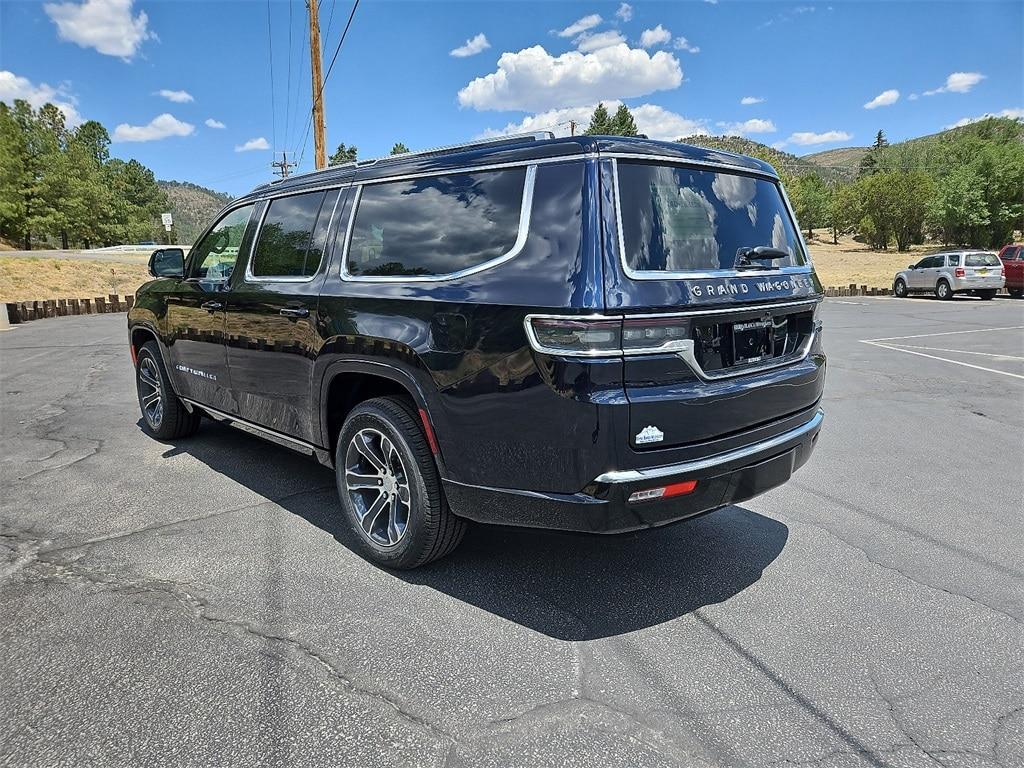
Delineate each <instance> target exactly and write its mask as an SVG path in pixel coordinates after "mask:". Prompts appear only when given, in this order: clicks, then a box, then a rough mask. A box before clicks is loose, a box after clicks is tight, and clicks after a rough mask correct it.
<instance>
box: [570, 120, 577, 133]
mask: <svg viewBox="0 0 1024 768" xmlns="http://www.w3.org/2000/svg"><path fill="white" fill-rule="evenodd" d="M569 135H570V136H575V135H576V121H575V120H570V121H569Z"/></svg>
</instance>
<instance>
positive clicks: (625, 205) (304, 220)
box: [129, 134, 825, 568]
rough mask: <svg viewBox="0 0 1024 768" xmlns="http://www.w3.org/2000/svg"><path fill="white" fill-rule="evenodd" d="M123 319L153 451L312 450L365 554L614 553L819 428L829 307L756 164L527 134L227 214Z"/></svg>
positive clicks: (745, 486)
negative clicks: (507, 534) (571, 544)
mask: <svg viewBox="0 0 1024 768" xmlns="http://www.w3.org/2000/svg"><path fill="white" fill-rule="evenodd" d="M154 271H156V272H158V273H159V274H158V275H155V277H156V278H157V279H155V280H153V281H151V282H149V283H147V284H146V285H145V286H143V288H142V289H140V291H139V293H138V297H137V303H136V304H135V306H134V307H133V309H132V310H131V312H130V313H129V329H130V337H131V346H132V352H133V355H134V358H135V360H136V367H137V384H138V391H139V402H140V406H141V408H142V413H143V421H144V424H145V428H146V429H147V431H148V432H150V433H151V434H152V435H154V436H155V437H157V438H160V439H175V438H180V437H184V436H186V435H188V434H191V433H192V432H194V431H195V430H196V429H197V428H198V425H199V421H200V417H201V416H208V417H211V418H215V419H219V420H223V421H227V422H230V423H233V424H235V425H238V426H240V427H242V428H244V429H246V430H248V431H252V432H255V433H257V434H259V435H262V436H264V437H266V438H268V439H270V440H273V441H276V442H278V443H282V444H284V445H287V446H289V447H291V448H294V449H297V450H300V451H304V452H306V453H309V454H311V455H315V456H316V457H317V458H318V459H319V460H320V461H322V462H323V463H325V464H328V465H330V466H333V467H334V468H335V470H336V474H337V483H338V491H339V494H340V497H341V510H340V514H343V515H344V516H345V518H346V520H347V521H348V523H349V524H350V525H351V527H352V529H353V530H354V532H355V538H356V540H357V541H358V542H359V544H360V546H361V547H362V549H363V551H364V553H365V554H366V555H368V556H369V557H371V558H372V559H374V560H375V561H377V562H379V563H382V564H384V565H387V566H391V567H397V568H411V567H415V566H418V565H421V564H423V563H426V562H429V561H430V560H433V559H435V558H437V557H440V556H442V555H444V554H446V553H447V552H449V551H451V549H452V548H453V547H455V545H456V544H457V543H458V542H459V540H460V539H461V537H462V534H463V532H464V529H465V526H466V521H467V520H475V521H480V522H486V523H501V524H507V525H517V526H535V527H540V528H557V529H562V530H572V531H586V532H597V533H614V532H619V531H630V530H636V529H641V528H649V527H655V526H660V525H664V524H666V523H670V522H673V521H676V520H680V519H682V518H686V517H691V516H693V515H696V514H699V513H702V512H707V511H709V510H713V509H717V508H719V507H722V506H725V505H727V504H731V503H734V502H738V501H742V500H744V499H749V498H750V497H752V496H755V495H756V494H759V493H761V492H763V491H766V490H768V489H769V488H772V487H774V486H777V485H779V484H781V483H783V482H785V481H786V480H787V479H788V478H789V477H790V475H791V474H792V473H793V471H794V470H795V469H796V468H797V467H799V466H801V465H802V464H803V463H804V462H806V461H807V459H808V458H809V456H810V454H811V451H812V450H813V448H814V444H815V440H816V438H817V435H818V430H819V428H820V426H821V422H822V412H821V410H820V408H819V405H820V401H821V396H822V389H823V386H824V381H825V355H824V353H823V352H822V348H821V324H820V321H819V320H818V318H817V310H818V306H819V303H820V301H821V286H820V283H819V282H818V280H817V278H816V276H815V274H814V270H813V268H812V266H811V263H810V259H809V256H808V253H807V249H806V246H805V245H804V243H803V241H802V240H801V237H800V233H799V229H798V227H797V223H796V220H795V218H794V216H793V212H792V209H791V208H790V206H789V204H788V202H787V200H786V196H785V194H784V192H783V189H782V186H781V185H780V183H779V179H778V177H777V175H776V174H775V172H774V170H773V169H772V168H771V167H770V166H769V165H767V164H765V163H763V162H760V161H758V160H754V159H751V158H748V157H742V156H739V155H733V154H728V153H725V152H720V151H715V150H709V149H702V148H698V147H692V146H687V145H683V144H678V143H666V142H658V141H649V140H646V139H633V138H618V137H599V136H580V137H573V138H563V139H555V138H553V137H551V136H550V135H549V134H540V135H529V136H517V137H508V138H503V139H500V140H494V141H484V142H477V143H474V144H467V145H460V146H456V147H448V148H442V149H438V150H433V151H429V152H423V153H414V154H408V155H400V156H396V157H389V158H385V159H381V160H376V161H369V162H360V163H355V164H349V165H344V166H338V167H333V168H328V169H325V170H323V171H318V172H315V173H310V174H305V175H301V176H293V177H291V178H288V179H285V180H282V181H278V182H275V183H272V184H266V185H263V186H261V187H257V188H256V189H254V190H253V191H252V192H251V193H250V194H248V195H246V196H244V197H242V198H239V199H238V200H235V201H233V202H232V203H231V204H230V205H229V206H228V207H227V208H225V210H224V211H223V212H222V213H221V214H220V215H219V216H218V217H217V220H216V221H215V222H214V223H213V225H212V226H211V227H210V229H209V230H208V231H207V232H205V233H204V234H203V235H202V236H201V237H200V238H199V240H198V241H197V242H196V244H195V245H194V246H193V247H192V248H191V251H190V253H189V254H188V255H187V257H185V258H184V260H182V259H181V258H176V259H175V258H170V259H167V258H165V259H163V260H161V262H160V265H159V267H156V268H154Z"/></svg>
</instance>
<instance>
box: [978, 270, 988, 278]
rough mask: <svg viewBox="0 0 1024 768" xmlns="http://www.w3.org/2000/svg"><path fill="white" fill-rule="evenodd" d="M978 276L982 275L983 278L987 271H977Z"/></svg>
mask: <svg viewBox="0 0 1024 768" xmlns="http://www.w3.org/2000/svg"><path fill="white" fill-rule="evenodd" d="M978 274H979V275H982V276H983V277H984V276H985V275H987V274H988V270H987V269H979V270H978Z"/></svg>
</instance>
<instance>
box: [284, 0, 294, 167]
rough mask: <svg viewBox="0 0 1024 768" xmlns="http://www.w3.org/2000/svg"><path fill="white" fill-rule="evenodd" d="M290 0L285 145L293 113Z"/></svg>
mask: <svg viewBox="0 0 1024 768" xmlns="http://www.w3.org/2000/svg"><path fill="white" fill-rule="evenodd" d="M293 4H294V0H288V81H287V84H286V85H285V89H284V146H286V147H287V146H288V116H289V115H290V114H291V103H292V5H293Z"/></svg>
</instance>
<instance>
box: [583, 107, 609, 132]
mask: <svg viewBox="0 0 1024 768" xmlns="http://www.w3.org/2000/svg"><path fill="white" fill-rule="evenodd" d="M612 127H613V126H612V119H611V116H610V115H609V114H608V110H607V109H606V108H605V106H604V103H603V102H602V103H599V104H598V105H597V107H595V108H594V114H592V115H591V116H590V125H588V126H587V130H585V131H584V132H583V133H584V134H586V135H587V136H610V135H612Z"/></svg>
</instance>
